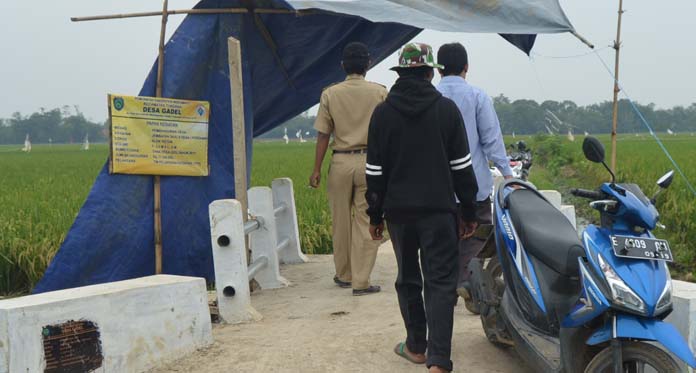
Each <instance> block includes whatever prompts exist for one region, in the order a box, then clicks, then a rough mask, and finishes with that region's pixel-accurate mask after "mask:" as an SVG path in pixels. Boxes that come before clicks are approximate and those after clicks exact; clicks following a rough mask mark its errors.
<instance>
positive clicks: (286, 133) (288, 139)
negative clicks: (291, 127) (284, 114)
mask: <svg viewBox="0 0 696 373" xmlns="http://www.w3.org/2000/svg"><path fill="white" fill-rule="evenodd" d="M283 140H285V143H286V144H288V143H289V142H290V138H289V137H288V127H285V135H283Z"/></svg>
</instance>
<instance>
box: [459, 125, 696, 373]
mask: <svg viewBox="0 0 696 373" xmlns="http://www.w3.org/2000/svg"><path fill="white" fill-rule="evenodd" d="M583 151H584V153H585V156H586V157H587V159H589V160H590V161H592V162H596V163H602V164H603V165H604V166H605V167H606V168H607V170H609V172H610V173H611V175H612V182H611V183H604V184H602V186H601V187H600V188H599V190H596V191H594V190H582V189H575V190H573V191H572V193H573V194H574V195H576V196H578V197H584V198H588V199H590V200H591V201H592V202H591V203H590V206H591V207H592V208H593V209H595V210H597V211H599V213H600V216H601V225H600V226H595V225H589V226H588V227H587V228H586V229H585V231H584V232H583V234H582V240H581V239H579V238H578V235H577V232H576V231H575V229H574V228H573V226H572V225H571V224H570V223H569V222H568V220H567V219H566V218H565V217H564V216H563V214H562V213H561V212H559V211H558V210H557V209H556V208H554V207H553V206H552V205H551V204H550V203H549V202H548V201H547V200H546V199H545V198H544V196H543V195H542V194H541V193H539V192H538V191H537V190H536V189H535V188H534V187H533V186H532V185H530V184H528V183H526V182H524V181H522V180H514V179H513V180H508V181H506V182H504V183H503V184H501V185H500V186H499V188H498V190H497V193H496V197H495V202H494V210H495V211H494V216H495V217H494V221H495V222H494V224H495V242H496V250H497V258H498V260H500V263H501V265H500V267H501V268H502V276H499V277H496V278H494V277H493V276H492V275H491V274H490V273H489V272H488V271H484V270H483V269H482V267H481V265H480V264H479V265H478V266H475V267H474V268H472V270H473V274H472V286H473V287H475V289H476V290H475V291H477V292H478V296H479V297H480V299H481V301H480V312H481V322H482V326H483V329H484V331H485V333H486V336H487V337H488V339H489V341H491V342H492V343H494V344H496V345H501V346H505V345H511V346H514V347H515V350H516V351H517V352H518V353H519V355H520V356H521V357H522V358H523V359H524V360H525V362H526V363H527V364H529V365H530V366H531V367H533V369H534V371H539V372H566V373H575V372H650V371H657V372H678V371H679V365H678V364H677V362H676V361H675V359H674V358H673V357H672V356H671V355H670V354H669V353H667V352H666V351H665V350H667V351H669V352H671V353H672V354H673V355H674V356H676V357H677V358H679V359H681V360H683V361H684V362H686V363H687V364H688V365H689V366H691V367H696V359H695V358H694V355H693V353H692V352H691V350H690V349H689V345H688V343H687V342H686V341H685V340H684V338H683V337H682V336H681V335H680V334H679V332H678V331H677V330H676V329H675V328H674V326H672V325H671V324H669V323H666V322H664V321H663V319H664V318H665V317H666V316H667V315H668V314H669V313H670V312H671V311H672V280H671V277H670V274H669V269H668V268H667V264H666V262H667V261H672V259H673V257H672V253H671V251H670V248H669V243H668V242H667V241H665V240H660V239H657V238H655V236H654V235H653V234H652V232H651V230H652V229H654V228H655V226H656V225H657V221H658V217H659V214H658V212H657V209H656V208H655V201H656V197H657V195H655V197H653V198H652V199H649V198H648V197H646V196H645V194H644V193H643V192H642V191H641V189H640V188H639V187H638V186H637V185H636V184H623V183H621V184H618V183H616V182H615V181H614V174H613V173H612V172H611V170H610V169H609V167H607V166H606V163H604V148H603V146H602V144H601V143H600V142H599V140H597V139H595V138H592V137H587V138H586V139H585V141H584V143H583ZM673 176H674V172H669V173H667V174H666V175H665V176H663V177H662V178H660V180H658V182H657V184H658V186H659V187H660V190H664V189H666V188H667V187H668V186H669V185H670V183H671V181H672V178H673ZM658 194H659V192H658ZM479 263H480V262H479ZM658 344H659V345H662V347H664V349H665V350H663V349H661V348H660V347H658V346H657V345H658Z"/></svg>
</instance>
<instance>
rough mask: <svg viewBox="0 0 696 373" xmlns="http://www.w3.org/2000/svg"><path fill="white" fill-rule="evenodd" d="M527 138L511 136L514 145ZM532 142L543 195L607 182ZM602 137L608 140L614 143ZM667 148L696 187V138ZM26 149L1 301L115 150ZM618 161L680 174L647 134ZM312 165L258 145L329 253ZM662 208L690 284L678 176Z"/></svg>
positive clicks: (21, 287) (61, 230) (31, 268)
mask: <svg viewBox="0 0 696 373" xmlns="http://www.w3.org/2000/svg"><path fill="white" fill-rule="evenodd" d="M519 139H520V137H518V138H517V139H515V140H513V139H510V138H508V139H506V143H511V142H513V141H516V140H519ZM524 139H525V140H526V141H527V142H528V143H529V144H530V145H531V146H532V148H533V149H534V150H535V165H534V166H533V167H532V170H531V179H532V181H533V182H534V183H536V184H537V186H538V187H540V188H544V189H560V190H561V191H564V190H567V188H568V187H584V188H594V187H597V186H598V185H599V183H600V182H601V181H604V180H606V178H607V174H606V171H604V170H603V168H602V167H601V166H598V165H595V164H591V163H589V162H587V161H584V158H583V157H582V151H581V144H582V143H581V141H580V139H579V140H578V141H576V142H574V143H571V142H569V141H567V140H564V138H563V137H557V138H555V139H554V140H549V139H548V138H537V139H529V138H524ZM601 139H602V140H603V141H605V142H607V141H608V137H601ZM665 144H666V146H667V148H668V149H669V150H670V151H671V152H672V154H673V155H674V156H675V158H676V159H677V162H678V163H679V164H680V165H681V166H682V167H683V169H684V171H685V172H686V173H687V175H688V176H689V177H690V179H691V180H692V182H696V138H693V137H687V136H681V137H680V136H674V137H669V138H666V139H665ZM20 148H21V146H0V294H5V295H7V294H17V293H23V292H27V291H29V290H30V289H31V287H32V286H33V285H34V284H35V283H36V282H37V281H38V280H39V279H40V278H41V276H42V275H43V272H44V270H45V269H46V266H47V265H48V263H49V262H50V260H51V259H52V258H53V256H54V255H55V253H56V251H57V250H58V248H59V247H60V244H61V242H62V241H63V239H64V238H65V234H66V233H67V231H68V229H69V228H70V226H71V225H72V222H73V220H74V219H75V216H76V215H77V213H78V211H79V209H80V207H81V206H82V204H83V203H84V200H85V198H86V197H87V194H88V193H89V190H90V188H91V185H92V183H93V181H94V179H95V177H96V175H97V174H98V173H99V170H100V169H101V167H102V166H103V164H104V161H105V159H106V156H107V147H106V146H105V145H98V144H97V145H93V147H92V150H90V151H81V150H80V145H54V146H53V147H49V146H47V145H43V146H42V145H35V146H34V147H33V150H32V152H31V153H30V154H26V153H23V152H21V151H19V149H20ZM618 154H619V172H618V177H619V180H621V181H630V182H635V183H638V184H639V185H640V186H641V187H642V188H643V190H644V191H645V192H646V194H648V195H651V194H652V193H653V192H654V191H655V186H654V182H655V180H657V178H658V177H659V176H661V175H662V174H664V173H665V172H666V171H668V170H669V169H671V165H670V164H669V161H668V160H667V159H666V158H665V157H664V155H662V153H661V151H660V149H659V148H658V146H657V144H655V142H654V141H653V140H651V139H650V138H648V137H647V136H644V137H642V138H636V137H634V136H623V137H621V139H620V141H619V146H618ZM313 159H314V144H313V143H304V144H300V143H290V144H288V145H285V144H283V143H280V142H262V141H257V142H256V143H255V144H254V158H253V163H252V185H270V183H271V181H272V180H273V179H274V178H277V177H290V178H291V179H292V180H293V182H294V186H295V200H296V204H297V208H298V211H297V214H298V221H299V224H300V237H301V240H302V247H303V250H304V251H305V252H307V253H314V254H320V253H329V252H331V215H330V213H329V209H328V201H327V197H326V188H325V186H326V184H325V182H326V170H327V168H328V158H327V160H326V161H325V165H324V166H325V167H324V174H323V180H322V181H323V185H322V187H321V188H320V189H316V190H315V189H311V188H309V187H307V180H308V177H309V174H310V172H311V168H312V162H313ZM659 201H660V202H659V205H658V209H659V210H660V211H661V213H662V219H661V220H662V222H663V223H664V224H665V225H666V226H667V229H665V230H657V231H656V232H655V233H656V235H657V236H659V237H661V238H666V239H669V240H670V242H671V243H672V247H673V251H674V253H675V255H676V258H677V261H678V262H679V263H680V266H679V269H680V270H681V272H682V275H683V277H685V278H687V279H690V276H691V273H692V272H693V271H694V270H695V269H696V254H695V253H694V252H693V246H690V244H689V243H688V242H689V241H688V240H693V239H694V238H695V237H696V197H694V196H692V195H690V194H689V192H688V191H687V189H686V186H685V184H684V182H683V180H682V179H681V178H679V177H676V178H675V181H674V184H673V185H672V187H671V188H670V189H669V190H668V191H667V192H666V193H665V194H664V195H662V196H661V197H660V199H659ZM576 202H577V204H576V205H578V204H579V203H583V204H585V203H586V201H584V200H582V201H580V200H576ZM581 211H583V210H581Z"/></svg>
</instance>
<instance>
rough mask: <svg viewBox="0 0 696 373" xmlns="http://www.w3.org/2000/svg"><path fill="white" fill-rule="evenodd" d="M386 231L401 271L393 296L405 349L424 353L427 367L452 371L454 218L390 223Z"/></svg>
mask: <svg viewBox="0 0 696 373" xmlns="http://www.w3.org/2000/svg"><path fill="white" fill-rule="evenodd" d="M388 226H389V235H390V236H391V239H392V243H393V245H394V253H395V254H396V261H397V264H398V267H399V274H398V277H397V279H396V292H397V294H398V297H399V307H400V308H401V316H402V317H403V318H404V324H405V325H406V346H407V347H408V349H409V350H410V351H411V352H414V353H425V352H426V349H427V352H428V361H427V366H428V367H430V366H433V365H436V366H439V367H442V368H444V369H448V370H452V360H450V354H451V351H452V327H453V322H454V320H453V319H454V306H455V304H456V301H457V294H456V292H455V291H456V288H457V275H458V273H457V242H458V240H459V238H458V236H457V220H456V216H455V215H454V214H448V213H426V214H423V215H422V217H420V218H419V219H417V220H414V221H413V222H409V223H391V222H390V223H388ZM419 251H420V263H419V255H418V254H419ZM421 270H422V273H423V276H422V277H421ZM423 280H425V281H423ZM423 290H425V291H423ZM422 293H424V295H425V307H424V304H423V295H422Z"/></svg>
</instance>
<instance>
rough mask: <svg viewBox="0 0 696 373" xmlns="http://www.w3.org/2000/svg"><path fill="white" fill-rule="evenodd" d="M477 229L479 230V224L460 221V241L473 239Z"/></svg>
mask: <svg viewBox="0 0 696 373" xmlns="http://www.w3.org/2000/svg"><path fill="white" fill-rule="evenodd" d="M476 228H478V223H477V222H475V221H464V220H460V221H459V239H461V240H466V239H467V238H471V236H473V235H474V232H476Z"/></svg>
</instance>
